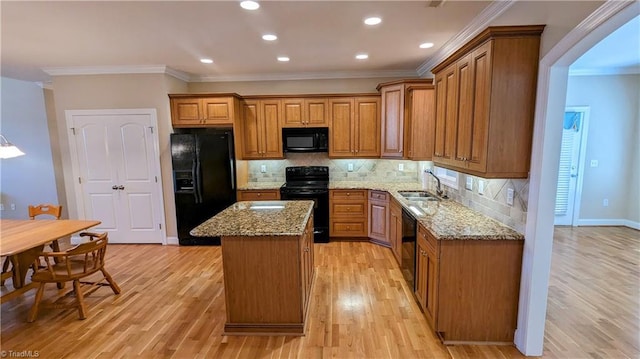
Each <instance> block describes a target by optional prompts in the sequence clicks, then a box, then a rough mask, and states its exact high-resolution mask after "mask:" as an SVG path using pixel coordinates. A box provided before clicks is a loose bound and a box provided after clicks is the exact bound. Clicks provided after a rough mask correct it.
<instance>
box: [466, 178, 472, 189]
mask: <svg viewBox="0 0 640 359" xmlns="http://www.w3.org/2000/svg"><path fill="white" fill-rule="evenodd" d="M465 188H466V189H468V190H469V191H471V190H473V177H471V176H467V184H466V186H465Z"/></svg>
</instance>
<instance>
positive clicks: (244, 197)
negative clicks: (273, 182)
mask: <svg viewBox="0 0 640 359" xmlns="http://www.w3.org/2000/svg"><path fill="white" fill-rule="evenodd" d="M237 197H238V201H277V200H279V199H280V191H279V190H277V189H262V190H257V189H245V190H238V192H237Z"/></svg>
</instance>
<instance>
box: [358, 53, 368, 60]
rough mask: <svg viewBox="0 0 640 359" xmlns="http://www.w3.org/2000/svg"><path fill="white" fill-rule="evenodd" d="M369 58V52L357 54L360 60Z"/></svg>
mask: <svg viewBox="0 0 640 359" xmlns="http://www.w3.org/2000/svg"><path fill="white" fill-rule="evenodd" d="M368 58H369V55H367V54H357V55H356V59H358V60H366V59H368Z"/></svg>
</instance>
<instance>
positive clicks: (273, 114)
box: [236, 99, 284, 160]
mask: <svg viewBox="0 0 640 359" xmlns="http://www.w3.org/2000/svg"><path fill="white" fill-rule="evenodd" d="M241 107H242V117H241V119H240V121H239V125H240V126H238V127H240V131H239V132H240V136H239V137H240V139H241V141H240V148H241V151H240V153H241V156H242V159H245V160H251V159H269V158H272V159H280V158H283V157H284V156H283V153H282V131H281V129H280V125H279V121H280V120H279V119H280V117H281V116H282V102H281V101H280V100H279V99H275V100H274V99H269V100H258V99H245V100H244V101H242V106H241ZM237 139H238V135H236V140H237Z"/></svg>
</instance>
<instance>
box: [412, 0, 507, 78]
mask: <svg viewBox="0 0 640 359" xmlns="http://www.w3.org/2000/svg"><path fill="white" fill-rule="evenodd" d="M516 1H517V0H507V1H494V2H492V3H491V4H490V5H489V6H487V7H486V8H485V9H484V10H482V12H481V13H480V14H478V16H476V17H474V18H473V20H471V22H470V23H469V24H467V26H465V27H464V28H463V29H462V30H461V31H460V32H459V33H457V34H456V35H455V36H453V37H452V38H451V39H449V41H447V42H446V43H445V44H444V45H442V46H441V47H440V49H438V51H436V53H435V54H433V56H431V57H430V58H429V60H427V61H425V62H423V63H422V64H421V65H420V66H419V67H418V68H417V69H416V72H417V73H418V75H419V76H420V77H425V76H427V77H428V76H429V74H430V72H431V69H432V68H434V67H435V66H436V65H437V64H439V63H440V62H442V61H444V60H445V59H446V58H447V57H449V56H451V55H452V54H453V53H454V52H456V50H458V49H459V48H460V47H462V46H463V45H464V44H466V43H467V42H469V41H470V40H471V39H473V37H474V36H476V35H478V34H479V33H480V32H481V31H482V30H484V29H485V28H486V27H487V26H489V24H490V23H491V22H492V21H493V20H495V19H496V18H497V17H498V16H500V15H501V14H502V13H503V12H505V11H506V10H507V9H508V8H510V7H511V6H512V5H513V4H515V2H516Z"/></svg>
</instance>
